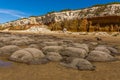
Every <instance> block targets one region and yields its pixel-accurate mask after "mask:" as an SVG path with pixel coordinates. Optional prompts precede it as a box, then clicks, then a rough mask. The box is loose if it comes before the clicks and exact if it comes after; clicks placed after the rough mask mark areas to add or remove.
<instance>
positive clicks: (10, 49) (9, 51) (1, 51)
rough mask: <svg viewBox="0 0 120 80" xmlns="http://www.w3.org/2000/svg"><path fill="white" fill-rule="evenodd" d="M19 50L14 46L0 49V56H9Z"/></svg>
mask: <svg viewBox="0 0 120 80" xmlns="http://www.w3.org/2000/svg"><path fill="white" fill-rule="evenodd" d="M19 49H20V48H19V47H18V46H16V45H8V46H4V47H1V48H0V55H11V54H12V53H13V52H15V51H17V50H19Z"/></svg>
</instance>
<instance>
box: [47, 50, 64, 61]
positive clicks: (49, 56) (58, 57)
mask: <svg viewBox="0 0 120 80" xmlns="http://www.w3.org/2000/svg"><path fill="white" fill-rule="evenodd" d="M46 58H47V59H48V60H50V61H60V60H62V56H61V55H60V54H59V53H56V52H49V53H47V55H46Z"/></svg>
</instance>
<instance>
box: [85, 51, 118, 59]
mask: <svg viewBox="0 0 120 80" xmlns="http://www.w3.org/2000/svg"><path fill="white" fill-rule="evenodd" d="M86 59H87V60H89V61H115V60H116V58H115V57H113V56H111V55H110V54H109V53H107V52H102V51H97V50H94V51H91V52H90V53H89V55H88V56H87V57H86Z"/></svg>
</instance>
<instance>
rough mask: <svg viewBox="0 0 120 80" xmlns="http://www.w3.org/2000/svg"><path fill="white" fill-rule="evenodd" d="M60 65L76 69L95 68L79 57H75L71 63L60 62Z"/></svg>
mask: <svg viewBox="0 0 120 80" xmlns="http://www.w3.org/2000/svg"><path fill="white" fill-rule="evenodd" d="M61 65H63V66H65V67H68V68H73V69H78V70H95V66H93V65H92V64H91V63H90V62H89V61H87V60H86V59H81V58H75V59H73V60H72V62H71V63H61Z"/></svg>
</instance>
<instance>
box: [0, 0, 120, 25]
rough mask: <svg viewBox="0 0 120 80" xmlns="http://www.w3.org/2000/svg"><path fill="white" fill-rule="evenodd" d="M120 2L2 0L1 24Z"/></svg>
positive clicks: (109, 0)
mask: <svg viewBox="0 0 120 80" xmlns="http://www.w3.org/2000/svg"><path fill="white" fill-rule="evenodd" d="M110 2H120V0H0V23H5V22H8V21H12V20H16V19H19V18H24V17H29V16H39V15H44V14H46V13H48V12H51V11H60V10H63V9H81V8H87V7H90V6H92V5H95V4H105V3H110Z"/></svg>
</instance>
